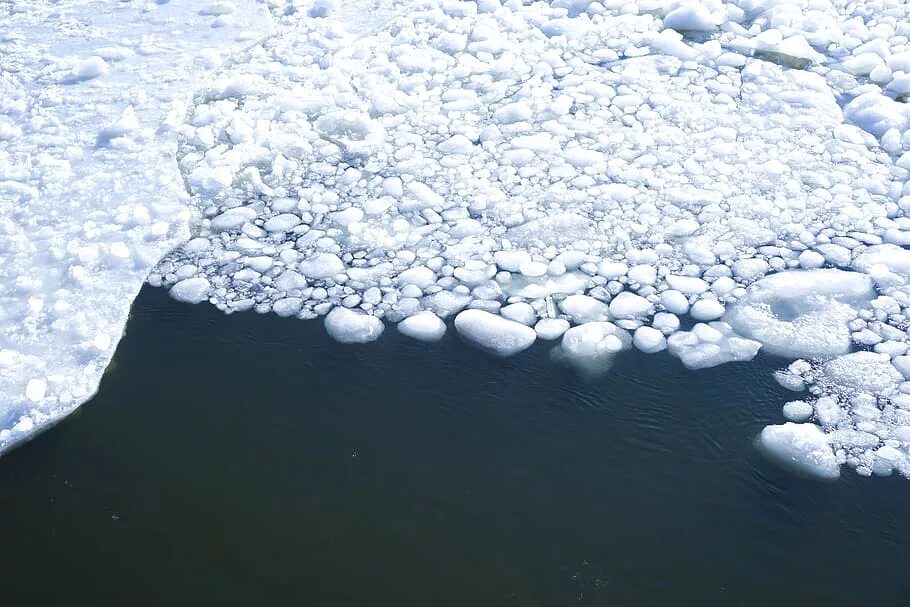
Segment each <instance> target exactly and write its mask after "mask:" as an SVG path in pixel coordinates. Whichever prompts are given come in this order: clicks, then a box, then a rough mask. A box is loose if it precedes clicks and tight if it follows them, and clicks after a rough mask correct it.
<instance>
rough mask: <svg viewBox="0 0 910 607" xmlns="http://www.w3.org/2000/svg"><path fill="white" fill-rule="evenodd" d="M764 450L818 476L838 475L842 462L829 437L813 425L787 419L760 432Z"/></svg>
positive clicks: (773, 456) (784, 462)
mask: <svg viewBox="0 0 910 607" xmlns="http://www.w3.org/2000/svg"><path fill="white" fill-rule="evenodd" d="M760 440H761V446H762V448H763V449H764V451H765V452H766V453H767V454H768V455H769V456H770V457H772V458H774V459H776V460H777V461H779V462H780V463H781V464H783V465H785V466H788V467H791V468H794V469H796V470H797V471H799V472H802V473H804V474H808V475H811V476H816V477H819V478H837V477H839V476H840V465H839V464H838V462H837V458H836V457H835V455H834V451H833V450H832V449H831V446H830V445H829V444H828V437H827V436H826V435H825V433H824V432H822V431H821V428H819V427H818V426H816V425H814V424H795V423H792V422H787V423H786V424H782V425H779V426H767V427H766V428H765V429H764V430H762V432H761V437H760Z"/></svg>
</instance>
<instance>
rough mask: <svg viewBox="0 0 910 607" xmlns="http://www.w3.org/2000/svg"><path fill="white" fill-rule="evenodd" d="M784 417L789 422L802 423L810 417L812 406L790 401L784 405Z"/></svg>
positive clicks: (800, 401)
mask: <svg viewBox="0 0 910 607" xmlns="http://www.w3.org/2000/svg"><path fill="white" fill-rule="evenodd" d="M784 417H786V418H787V419H788V420H790V421H791V422H804V421H806V420H808V419H809V418H810V417H812V405H810V404H809V403H807V402H806V401H804V400H791V401H790V402H788V403H787V404H785V405H784Z"/></svg>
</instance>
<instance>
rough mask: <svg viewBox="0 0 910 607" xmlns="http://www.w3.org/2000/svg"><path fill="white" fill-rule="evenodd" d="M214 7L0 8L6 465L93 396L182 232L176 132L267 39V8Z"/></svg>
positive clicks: (89, 3)
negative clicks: (209, 84) (211, 85)
mask: <svg viewBox="0 0 910 607" xmlns="http://www.w3.org/2000/svg"><path fill="white" fill-rule="evenodd" d="M219 5H220V6H222V7H223V9H224V10H222V11H219V12H218V13H217V14H215V13H212V12H206V11H205V10H203V9H204V7H205V3H196V2H187V1H182V2H180V1H173V2H170V3H166V2H158V3H155V2H145V1H138V0H134V1H127V2H107V1H93V0H80V1H77V0H70V1H62V2H47V1H44V0H34V1H28V2H26V1H22V2H19V1H16V0H14V1H13V2H5V3H2V4H0V452H2V451H4V450H5V449H7V448H9V447H10V446H11V445H13V444H15V443H16V442H17V441H20V440H22V439H23V438H26V437H28V436H30V435H31V433H33V432H35V431H36V430H37V429H38V428H40V427H41V426H43V425H46V424H49V423H52V422H53V421H55V420H57V419H58V418H60V417H61V416H63V415H65V414H66V413H68V412H70V411H72V410H73V409H74V408H75V407H77V406H78V405H79V404H81V403H82V402H84V401H85V400H87V399H88V398H89V397H90V396H91V395H92V394H93V393H94V392H95V390H96V389H97V387H98V382H99V380H100V378H101V375H102V373H103V372H104V369H105V368H106V367H107V365H108V362H109V361H110V359H111V356H112V355H113V353H114V348H115V347H116V345H117V342H118V341H119V339H120V336H121V334H122V332H123V327H124V325H125V323H126V319H127V314H128V312H129V308H130V304H131V303H132V300H133V298H134V297H135V295H136V294H137V293H138V291H139V288H140V287H141V285H142V283H143V281H144V280H145V278H146V275H147V273H148V271H149V269H150V268H151V267H152V266H153V265H154V264H155V263H157V262H158V260H159V259H160V258H161V257H162V256H163V255H164V254H165V253H166V252H167V251H168V250H170V249H171V248H173V247H174V246H175V245H177V244H179V243H181V242H183V241H184V240H186V238H187V237H188V235H189V231H188V225H189V219H190V215H191V214H190V209H189V207H188V205H187V202H188V195H187V193H186V190H185V188H184V185H183V180H182V177H181V175H180V172H179V170H178V168H177V165H176V163H175V161H174V148H175V142H176V132H175V130H174V129H175V128H176V127H177V126H179V125H180V123H181V122H182V120H183V116H184V113H185V111H186V107H187V105H186V104H187V102H188V101H189V100H190V97H191V95H192V91H193V89H194V88H195V87H196V86H198V84H199V82H200V80H201V79H204V78H205V75H206V74H207V73H209V72H211V71H212V70H213V69H214V68H216V67H218V66H219V65H220V64H221V63H222V62H223V61H224V59H225V58H226V57H227V56H229V55H230V54H231V53H233V52H236V51H238V50H241V49H243V48H244V47H247V46H249V45H250V44H252V43H253V42H255V41H256V40H258V39H259V38H261V37H262V36H264V35H265V34H267V33H269V32H270V28H271V25H270V18H269V14H268V11H267V10H266V8H265V6H264V5H262V4H260V3H257V2H254V1H253V0H235V1H234V2H230V3H228V2H224V3H219ZM184 292H188V290H186V289H184Z"/></svg>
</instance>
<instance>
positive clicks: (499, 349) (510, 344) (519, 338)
mask: <svg viewBox="0 0 910 607" xmlns="http://www.w3.org/2000/svg"><path fill="white" fill-rule="evenodd" d="M455 328H456V329H457V330H458V333H459V334H460V335H461V336H462V337H464V338H465V339H467V340H468V341H470V342H471V343H473V344H475V345H478V346H480V347H481V348H483V349H484V350H487V351H489V352H491V353H493V354H497V355H499V356H511V355H513V354H518V353H519V352H521V351H522V350H526V349H528V348H529V347H531V344H533V343H534V341H535V340H536V339H537V333H535V332H534V329H532V328H531V327H528V326H526V325H523V324H521V323H518V322H515V321H513V320H508V319H505V318H503V317H502V316H497V315H496V314H491V313H489V312H485V311H483V310H465V311H464V312H461V313H460V314H458V316H456V317H455Z"/></svg>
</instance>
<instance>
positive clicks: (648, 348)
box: [632, 327, 667, 354]
mask: <svg viewBox="0 0 910 607" xmlns="http://www.w3.org/2000/svg"><path fill="white" fill-rule="evenodd" d="M632 341H633V343H634V344H635V347H636V348H638V349H639V350H641V351H642V352H644V353H646V354H653V353H655V352H660V351H661V350H664V349H666V347H667V338H666V337H664V334H663V333H661V332H660V331H658V330H657V329H655V328H653V327H639V328H637V329H636V330H635V334H634V335H633V336H632Z"/></svg>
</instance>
